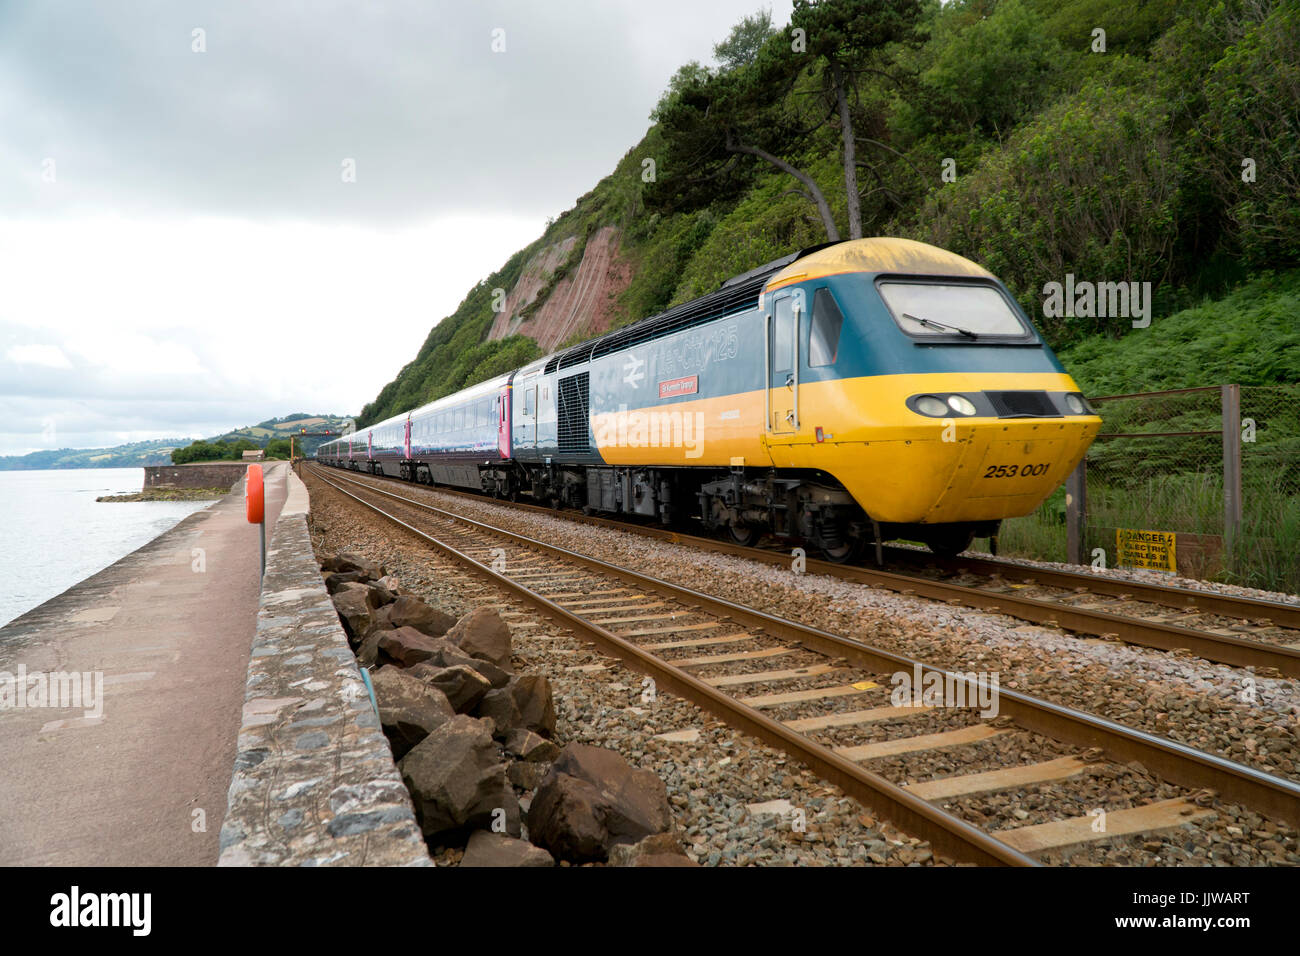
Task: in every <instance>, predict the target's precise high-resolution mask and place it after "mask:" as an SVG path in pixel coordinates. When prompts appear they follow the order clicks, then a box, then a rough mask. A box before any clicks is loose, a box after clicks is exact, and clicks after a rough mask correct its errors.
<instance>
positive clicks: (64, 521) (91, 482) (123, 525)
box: [0, 468, 212, 627]
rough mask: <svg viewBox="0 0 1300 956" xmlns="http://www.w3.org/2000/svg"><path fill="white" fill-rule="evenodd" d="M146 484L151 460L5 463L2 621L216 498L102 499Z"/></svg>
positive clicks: (0, 520) (0, 486) (0, 490)
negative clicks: (11, 467) (23, 466)
mask: <svg viewBox="0 0 1300 956" xmlns="http://www.w3.org/2000/svg"><path fill="white" fill-rule="evenodd" d="M143 484H144V469H143V468H67V469H58V470H49V471H0V627H2V626H4V625H5V624H7V623H8V622H10V621H12V620H13V619H14V618H16V617H18V616H19V615H20V614H24V613H26V612H27V611H30V610H31V609H32V608H34V607H36V606H37V605H39V604H42V603H44V602H45V601H48V600H49V599H50V598H52V597H54V596H55V595H57V594H61V593H63V592H64V591H66V590H67V589H68V588H70V587H71V586H72V585H74V584H76V583H77V582H78V581H81V580H84V579H85V578H87V577H89V576H90V575H92V574H94V573H95V572H97V571H102V570H103V569H104V568H106V567H108V566H109V565H110V564H112V563H113V562H114V561H116V560H118V559H119V558H122V557H125V556H126V555H128V554H130V553H131V552H132V551H134V550H136V549H137V548H139V547H141V546H142V545H145V544H148V543H149V542H150V541H152V540H153V539H154V538H156V537H158V535H160V534H162V533H163V532H164V531H166V530H167V529H168V528H171V527H172V526H174V525H175V524H176V523H177V522H178V521H180V520H181V519H182V518H184V517H185V516H186V515H189V514H193V513H194V512H195V511H201V510H202V509H204V508H206V507H208V506H209V505H211V504H212V502H211V501H139V502H134V501H133V502H99V501H96V500H95V499H96V498H98V497H99V496H100V495H120V494H129V493H131V492H137V491H139V490H140V488H141V486H142V485H143Z"/></svg>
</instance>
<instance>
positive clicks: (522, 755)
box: [498, 727, 560, 763]
mask: <svg viewBox="0 0 1300 956" xmlns="http://www.w3.org/2000/svg"><path fill="white" fill-rule="evenodd" d="M498 736H500V735H498ZM505 738H506V752H507V753H511V754H514V755H515V756H516V757H518V758H519V759H520V760H527V761H529V762H531V763H550V762H551V761H553V760H555V758H556V757H558V756H559V755H560V748H559V746H558V745H557V744H556V743H554V742H553V741H550V740H547V739H546V738H545V737H542V736H539V735H537V734H535V733H533V732H532V731H531V730H525V729H524V728H523V727H516V728H514V729H513V730H511V731H509V732H508V733H506V735H505Z"/></svg>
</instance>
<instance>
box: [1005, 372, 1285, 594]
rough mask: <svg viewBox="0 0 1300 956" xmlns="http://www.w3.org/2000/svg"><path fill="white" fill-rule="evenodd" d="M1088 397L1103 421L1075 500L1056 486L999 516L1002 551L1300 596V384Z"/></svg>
mask: <svg viewBox="0 0 1300 956" xmlns="http://www.w3.org/2000/svg"><path fill="white" fill-rule="evenodd" d="M1091 402H1092V404H1093V406H1094V407H1095V408H1096V409H1097V411H1098V413H1099V414H1100V415H1101V417H1102V428H1101V432H1100V433H1099V434H1098V436H1097V439H1096V441H1095V442H1094V443H1093V445H1092V447H1091V448H1090V449H1089V451H1088V456H1087V460H1086V462H1085V464H1084V466H1082V471H1081V472H1076V475H1075V476H1074V478H1073V479H1072V481H1071V483H1070V486H1069V491H1070V495H1069V498H1070V499H1072V502H1071V503H1070V504H1067V489H1066V488H1062V489H1060V490H1058V491H1057V492H1056V494H1054V495H1053V496H1052V497H1051V498H1049V499H1048V500H1047V502H1045V503H1044V505H1043V506H1042V507H1041V508H1039V509H1038V511H1036V512H1035V513H1034V514H1032V515H1029V516H1027V517H1024V518H1016V519H1012V520H1010V521H1007V522H1004V524H1003V530H1002V534H1001V535H1000V536H999V547H1000V550H1001V551H1002V553H1004V554H1014V555H1019V556H1023V557H1030V558H1036V559H1039V560H1047V561H1073V562H1074V563H1091V564H1097V565H1104V566H1106V567H1115V566H1134V567H1155V568H1164V569H1165V570H1176V572H1177V573H1178V574H1180V575H1183V576H1187V577H1198V578H1210V579H1214V580H1222V581H1230V582H1232V583H1237V584H1245V585H1249V586H1251V587H1260V588H1266V589H1269V590H1280V591H1288V592H1292V593H1294V592H1300V560H1297V554H1298V553H1300V387H1298V386H1294V385H1286V386H1244V387H1241V388H1237V387H1236V386H1227V387H1223V386H1217V385H1216V386H1207V387H1203V388H1194V389H1179V390H1176V391H1166V392H1147V393H1141V394H1134V395H1116V396H1106V397H1103V398H1094V399H1091ZM1225 431H1226V432H1227V436H1226V439H1225ZM1234 448H1235V449H1239V452H1238V453H1237V454H1235V455H1234V453H1233V450H1234ZM1080 479H1082V482H1080ZM1075 505H1077V506H1078V510H1077V511H1076V508H1075ZM1072 522H1074V526H1073V529H1072V527H1071V524H1072ZM1072 530H1073V534H1071V531H1072Z"/></svg>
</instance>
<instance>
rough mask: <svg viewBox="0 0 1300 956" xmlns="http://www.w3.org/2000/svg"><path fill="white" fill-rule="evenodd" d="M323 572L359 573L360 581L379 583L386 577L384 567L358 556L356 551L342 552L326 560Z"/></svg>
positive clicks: (322, 567) (322, 563)
mask: <svg viewBox="0 0 1300 956" xmlns="http://www.w3.org/2000/svg"><path fill="white" fill-rule="evenodd" d="M321 570H322V571H342V572H344V573H347V572H349V571H355V572H359V573H360V574H361V578H360V580H363V581H378V580H379V579H380V578H382V577H383V576H384V573H385V572H384V566H383V565H382V564H379V563H377V562H375V561H371V560H369V559H368V558H367V557H366V556H365V555H363V554H357V552H355V551H340V552H339V553H338V554H336V555H334V556H333V557H330V558H326V559H325V560H324V561H323V562H321Z"/></svg>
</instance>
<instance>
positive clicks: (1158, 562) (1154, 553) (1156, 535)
mask: <svg viewBox="0 0 1300 956" xmlns="http://www.w3.org/2000/svg"><path fill="white" fill-rule="evenodd" d="M1175 551H1176V548H1175V547H1174V533H1173V532H1172V531H1139V530H1137V529H1135V528H1116V529H1115V553H1116V558H1115V564H1116V565H1117V566H1119V567H1122V568H1147V569H1149V570H1152V571H1169V572H1170V573H1173V572H1175V571H1177V570H1178V565H1177V563H1176V561H1175Z"/></svg>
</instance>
